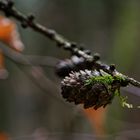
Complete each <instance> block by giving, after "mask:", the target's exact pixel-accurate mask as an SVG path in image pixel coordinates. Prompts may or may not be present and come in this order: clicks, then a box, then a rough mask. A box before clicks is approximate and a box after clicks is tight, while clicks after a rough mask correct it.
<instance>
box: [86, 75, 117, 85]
mask: <svg viewBox="0 0 140 140" xmlns="http://www.w3.org/2000/svg"><path fill="white" fill-rule="evenodd" d="M113 80H114V78H113V77H112V76H111V75H105V76H93V77H91V78H90V79H88V80H86V81H85V85H89V84H91V85H92V84H94V83H103V84H108V85H110V84H112V82H113Z"/></svg>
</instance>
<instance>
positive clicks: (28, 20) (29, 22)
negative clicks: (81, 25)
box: [0, 0, 140, 88]
mask: <svg viewBox="0 0 140 140" xmlns="http://www.w3.org/2000/svg"><path fill="white" fill-rule="evenodd" d="M13 5H14V3H13V2H12V1H11V0H0V10H1V11H3V12H4V13H5V15H6V16H11V17H13V18H15V19H16V20H18V21H19V22H20V23H21V25H22V27H24V28H27V27H30V28H31V29H33V30H34V31H36V32H38V33H40V34H42V35H44V36H46V37H47V38H49V39H51V40H52V41H55V42H56V44H57V45H58V46H59V47H63V48H64V49H65V50H68V51H70V52H71V53H72V54H75V55H77V56H81V57H83V58H85V61H89V62H91V63H92V64H93V67H94V68H96V69H102V70H104V71H105V72H107V73H109V74H112V75H114V74H119V75H122V76H123V77H124V78H125V79H126V80H128V82H129V83H130V84H132V85H134V86H136V87H139V88H140V82H138V81H137V80H135V79H133V78H130V77H128V76H126V75H123V74H121V73H119V72H117V71H116V69H115V67H114V66H113V67H112V66H108V65H106V64H102V63H100V62H99V61H97V59H96V57H93V56H92V55H90V54H89V52H88V53H87V50H81V49H79V48H78V47H77V44H74V43H72V42H70V41H68V40H67V39H65V38H64V37H63V36H61V35H60V34H58V33H57V32H55V31H54V30H52V29H49V28H46V27H44V26H42V25H41V24H39V23H37V22H35V21H34V19H35V17H34V16H33V15H29V16H25V15H24V14H22V13H21V12H19V11H18V10H16V8H15V7H13ZM79 47H80V46H79Z"/></svg>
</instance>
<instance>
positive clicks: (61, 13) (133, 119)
mask: <svg viewBox="0 0 140 140" xmlns="http://www.w3.org/2000/svg"><path fill="white" fill-rule="evenodd" d="M15 6H16V7H17V9H19V10H20V11H22V12H23V13H25V14H28V13H34V14H35V16H36V21H38V22H39V23H41V24H43V25H44V26H46V27H49V28H53V29H55V30H56V31H57V32H59V33H60V34H62V35H63V36H65V37H66V38H68V39H69V40H72V41H75V42H77V43H79V44H80V43H81V44H85V46H86V48H87V49H90V50H92V52H93V53H95V52H98V53H100V54H101V59H102V60H103V62H105V63H107V64H111V63H115V64H116V66H117V69H118V70H119V71H120V72H122V73H125V74H126V75H129V76H130V77H134V78H136V79H137V80H139V79H140V75H139V71H140V65H139V52H140V47H139V45H140V39H139V37H140V1H139V0H117V1H116V0H24V1H23V0H15ZM17 23H18V22H17ZM18 26H19V32H20V33H21V37H22V40H23V42H24V44H25V46H26V48H25V50H24V52H23V53H24V54H30V55H40V56H52V57H56V58H59V59H64V58H68V57H70V54H69V53H68V52H65V51H64V50H62V49H60V48H57V47H56V45H55V43H53V42H52V41H50V40H49V39H47V38H45V37H44V36H42V35H40V34H38V33H36V32H33V31H32V30H31V29H26V30H24V29H22V28H21V27H20V25H19V23H18ZM6 65H7V69H8V71H9V77H8V79H7V80H1V81H0V129H1V131H5V132H6V133H8V134H9V135H10V136H11V137H18V139H20V137H23V136H32V135H33V134H38V133H39V132H41V133H43V134H44V133H45V134H46V135H47V136H50V137H51V136H52V137H53V136H56V137H57V135H58V136H60V135H61V136H63V134H70V136H71V135H72V134H75V133H78V134H79V135H76V136H77V137H78V136H81V135H82V137H83V138H84V137H85V139H86V138H87V139H88V138H89V136H88V135H91V136H92V134H93V131H92V127H91V124H90V123H89V122H88V120H87V118H86V117H85V116H84V115H83V113H82V112H81V111H79V108H77V107H73V106H70V105H69V103H63V102H61V101H60V100H59V99H55V98H53V97H52V96H50V94H51V92H52V89H53V92H57V91H58V89H60V81H61V80H60V79H59V78H58V77H57V76H56V75H55V73H54V69H53V68H50V67H47V66H46V67H43V69H44V70H45V74H46V77H47V78H49V79H50V80H51V81H52V83H53V84H51V86H49V87H48V92H47V93H46V92H43V91H42V90H41V89H40V88H39V87H38V86H37V85H36V84H35V83H34V81H32V80H31V79H30V78H29V77H28V75H26V73H24V70H22V69H21V68H19V67H18V66H17V64H15V63H13V62H12V61H10V60H9V59H7V61H6ZM22 68H23V69H24V67H22ZM46 86H47V85H46ZM55 89H56V91H55ZM133 92H135V91H133ZM138 92H139V91H138ZM57 94H58V95H60V91H59V92H58V93H57ZM122 94H124V95H127V96H128V100H129V102H130V103H133V104H134V106H137V105H140V104H139V96H136V95H135V94H133V93H130V92H126V91H124V90H122ZM139 95H140V94H139ZM60 98H61V97H60ZM107 108H108V109H107V110H108V111H107V112H106V113H107V118H106V126H105V127H106V136H113V137H114V138H115V137H116V139H120V140H121V139H122V140H124V139H127V138H128V139H131V140H133V139H134V140H135V139H140V136H139V133H140V120H139V117H140V111H139V109H137V108H135V109H127V108H125V109H124V108H122V107H121V106H120V104H119V102H118V101H117V99H116V100H114V102H113V104H112V105H110V106H108V107H107ZM73 137H74V136H73ZM21 139H22V138H21ZM64 139H66V138H64ZM89 139H90V138H89ZM108 139H109V138H108ZM110 139H111V138H110Z"/></svg>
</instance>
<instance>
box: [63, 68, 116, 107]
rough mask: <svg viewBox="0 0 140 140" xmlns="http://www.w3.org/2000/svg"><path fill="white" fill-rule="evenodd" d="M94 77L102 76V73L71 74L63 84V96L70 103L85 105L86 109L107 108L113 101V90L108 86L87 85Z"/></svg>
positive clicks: (81, 72) (100, 83) (98, 84)
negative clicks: (86, 82) (87, 81)
mask: <svg viewBox="0 0 140 140" xmlns="http://www.w3.org/2000/svg"><path fill="white" fill-rule="evenodd" d="M93 76H95V77H96V76H101V74H100V72H98V71H96V70H94V71H89V70H84V71H82V70H81V71H80V72H71V73H70V74H69V77H68V76H66V77H65V79H64V80H63V81H62V82H61V89H62V96H63V98H65V99H66V101H68V102H74V103H75V104H76V105H77V104H83V105H84V108H89V107H94V109H98V108H99V107H101V106H103V107H105V106H106V105H107V104H109V103H111V101H112V99H113V97H114V96H113V90H111V89H109V88H108V86H109V85H107V84H104V83H102V82H96V83H94V84H92V85H91V84H89V85H86V84H85V81H86V80H88V79H90V78H91V77H93Z"/></svg>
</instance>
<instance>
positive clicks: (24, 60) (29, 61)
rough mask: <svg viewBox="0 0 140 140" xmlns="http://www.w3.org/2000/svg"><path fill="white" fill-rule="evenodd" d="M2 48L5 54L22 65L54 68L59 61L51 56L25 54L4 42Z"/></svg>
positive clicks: (0, 46)
mask: <svg viewBox="0 0 140 140" xmlns="http://www.w3.org/2000/svg"><path fill="white" fill-rule="evenodd" d="M0 49H2V51H3V53H4V55H6V56H8V57H10V58H11V59H12V60H14V61H15V62H16V63H19V64H22V65H29V66H47V67H53V68H54V67H55V65H56V63H57V62H58V61H59V59H57V58H55V57H50V56H39V55H24V54H21V53H19V52H16V51H14V50H12V49H10V48H9V47H6V46H4V45H3V44H0Z"/></svg>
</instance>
